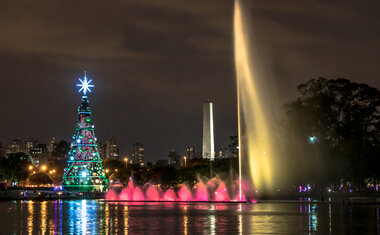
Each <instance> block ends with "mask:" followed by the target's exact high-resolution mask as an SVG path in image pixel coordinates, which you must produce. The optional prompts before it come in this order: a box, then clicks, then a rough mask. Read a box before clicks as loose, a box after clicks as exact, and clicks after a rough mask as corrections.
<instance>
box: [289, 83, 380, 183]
mask: <svg viewBox="0 0 380 235" xmlns="http://www.w3.org/2000/svg"><path fill="white" fill-rule="evenodd" d="M298 92H299V93H300V95H299V97H298V98H297V99H296V100H295V101H292V102H289V103H287V104H286V105H285V106H284V111H285V122H284V128H285V133H286V136H287V137H288V138H287V144H286V150H287V152H288V154H287V159H288V160H289V163H291V164H290V165H292V167H293V168H292V167H291V168H290V169H288V170H289V171H291V172H297V173H298V176H296V178H297V177H298V182H300V181H302V180H304V181H309V182H310V181H314V182H318V181H322V182H325V183H327V182H331V181H338V180H339V179H341V178H345V179H351V180H354V181H358V182H362V181H363V180H364V178H366V177H372V176H374V175H375V176H376V177H379V176H380V175H379V173H380V172H379V169H378V168H376V167H373V166H376V165H378V163H379V160H377V158H376V153H377V152H378V151H379V150H380V149H379V140H380V91H379V90H378V89H376V88H373V87H370V86H368V85H367V84H359V83H354V82H350V81H349V80H347V79H342V78H338V79H332V80H328V79H325V78H318V79H312V80H310V81H308V82H307V83H305V84H301V85H299V86H298ZM309 137H316V139H315V140H316V141H315V142H312V143H311V142H308V141H307V140H308V138H309ZM301 176H302V177H301ZM301 178H302V179H301ZM301 183H302V182H301Z"/></svg>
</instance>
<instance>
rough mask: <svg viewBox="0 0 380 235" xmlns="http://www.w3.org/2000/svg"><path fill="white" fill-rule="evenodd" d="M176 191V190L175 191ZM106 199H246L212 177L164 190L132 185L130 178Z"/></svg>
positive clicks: (147, 184)
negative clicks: (175, 188) (123, 186)
mask: <svg viewBox="0 0 380 235" xmlns="http://www.w3.org/2000/svg"><path fill="white" fill-rule="evenodd" d="M175 191H177V192H175ZM106 200H107V201H167V202H170V201H182V202H183V201H197V202H210V201H211V202H231V201H246V200H245V196H243V197H242V200H239V195H238V193H237V191H235V190H232V191H229V190H228V189H227V187H226V185H225V183H224V182H223V181H222V180H220V179H218V178H212V179H210V180H207V181H202V180H199V181H198V183H196V184H195V185H194V186H193V187H189V185H187V184H182V185H181V186H180V187H179V188H178V189H177V190H174V189H172V188H169V189H167V190H166V191H164V190H162V189H161V188H160V187H159V186H157V185H153V184H150V183H146V184H145V185H144V186H143V187H140V186H138V185H134V184H133V181H132V178H130V180H129V183H128V185H127V186H126V187H125V188H119V189H117V188H111V189H110V190H109V191H108V192H107V194H106Z"/></svg>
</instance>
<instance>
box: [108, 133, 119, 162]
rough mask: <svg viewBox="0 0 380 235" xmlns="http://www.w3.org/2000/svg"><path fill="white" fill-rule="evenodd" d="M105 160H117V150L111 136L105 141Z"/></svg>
mask: <svg viewBox="0 0 380 235" xmlns="http://www.w3.org/2000/svg"><path fill="white" fill-rule="evenodd" d="M106 158H112V159H118V158H119V148H118V147H117V144H116V140H115V138H113V137H112V136H111V137H110V138H109V139H108V140H107V141H106Z"/></svg>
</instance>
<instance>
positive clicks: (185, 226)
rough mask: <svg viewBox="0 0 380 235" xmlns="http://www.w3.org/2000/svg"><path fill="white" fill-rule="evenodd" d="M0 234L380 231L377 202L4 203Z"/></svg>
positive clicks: (339, 232) (346, 232)
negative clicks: (372, 203)
mask: <svg viewBox="0 0 380 235" xmlns="http://www.w3.org/2000/svg"><path fill="white" fill-rule="evenodd" d="M0 213H1V214H0V215H1V217H0V218H1V219H0V226H1V227H0V234H74V233H75V234H79V233H82V234H127V233H130V234H171V235H173V234H252V233H255V234H280V233H285V234H286V233H288V234H289V233H290V234H315V233H318V234H380V220H379V219H380V218H379V217H380V206H379V205H348V204H345V205H344V204H342V203H317V202H309V203H308V202H306V203H305V202H302V203H300V202H262V203H256V204H245V203H242V204H234V203H191V202H188V203H179V202H177V203H169V202H145V203H143V202H108V203H107V202H104V201H103V200H56V201H2V202H0Z"/></svg>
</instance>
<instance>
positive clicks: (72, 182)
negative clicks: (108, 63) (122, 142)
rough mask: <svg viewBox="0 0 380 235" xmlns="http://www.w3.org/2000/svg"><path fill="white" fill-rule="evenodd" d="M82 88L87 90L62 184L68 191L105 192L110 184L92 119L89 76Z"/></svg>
mask: <svg viewBox="0 0 380 235" xmlns="http://www.w3.org/2000/svg"><path fill="white" fill-rule="evenodd" d="M79 80H80V81H81V83H82V84H79V85H78V86H80V87H81V89H80V90H79V91H82V92H83V94H84V95H83V96H82V103H81V105H80V106H79V108H78V114H79V115H78V122H77V127H76V133H75V134H74V136H73V143H72V144H71V150H70V152H69V159H68V161H67V168H65V172H64V176H63V183H62V186H63V188H64V189H67V190H79V191H93V190H98V191H99V190H100V191H102V190H103V189H105V187H106V186H107V179H106V175H105V172H104V169H103V166H102V161H101V160H100V155H99V151H98V146H97V144H96V138H95V133H94V125H93V123H92V119H91V110H90V105H89V101H88V98H87V96H86V93H87V91H89V92H91V90H90V87H93V85H90V83H91V80H90V81H87V78H86V75H85V76H84V79H83V81H82V80H81V79H79Z"/></svg>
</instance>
